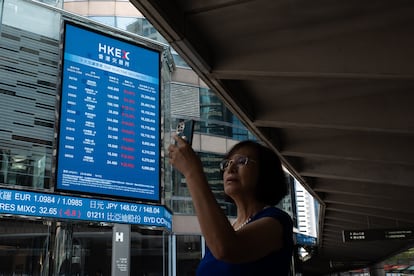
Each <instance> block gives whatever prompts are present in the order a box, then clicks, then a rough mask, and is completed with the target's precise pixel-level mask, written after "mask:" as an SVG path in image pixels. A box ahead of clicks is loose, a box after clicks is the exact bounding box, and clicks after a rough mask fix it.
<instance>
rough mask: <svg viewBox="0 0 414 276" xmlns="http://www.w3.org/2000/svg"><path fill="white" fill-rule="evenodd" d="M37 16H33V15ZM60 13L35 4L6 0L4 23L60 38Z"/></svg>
mask: <svg viewBox="0 0 414 276" xmlns="http://www.w3.org/2000/svg"><path fill="white" fill-rule="evenodd" d="M34 14H35V15H36V16H33V15H34ZM60 18H61V16H60V14H59V13H57V12H54V11H51V10H48V9H45V8H43V7H39V6H36V5H35V4H32V3H29V2H25V1H19V0H6V1H4V10H3V22H2V23H3V24H5V25H9V26H13V27H16V28H18V29H22V30H25V31H28V32H33V33H36V34H40V35H44V36H46V37H49V38H55V39H58V38H59V33H60V30H59V28H57V27H56V26H60Z"/></svg>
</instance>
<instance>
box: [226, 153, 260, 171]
mask: <svg viewBox="0 0 414 276" xmlns="http://www.w3.org/2000/svg"><path fill="white" fill-rule="evenodd" d="M249 162H256V160H253V159H249V157H247V156H238V157H237V158H236V159H234V160H233V159H224V160H223V161H221V162H220V170H221V171H223V172H224V171H225V170H227V169H228V167H230V165H232V164H234V165H236V167H237V169H238V168H240V167H241V166H246V165H247V164H248V163H249Z"/></svg>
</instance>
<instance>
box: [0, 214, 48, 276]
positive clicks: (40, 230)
mask: <svg viewBox="0 0 414 276" xmlns="http://www.w3.org/2000/svg"><path fill="white" fill-rule="evenodd" d="M49 237H50V229H49V226H47V225H45V224H44V223H43V222H42V221H30V220H27V219H26V220H16V219H15V218H13V219H12V218H10V219H9V218H4V217H3V218H2V228H1V231H0V257H1V262H0V275H48V274H47V271H48V270H47V269H48V248H49Z"/></svg>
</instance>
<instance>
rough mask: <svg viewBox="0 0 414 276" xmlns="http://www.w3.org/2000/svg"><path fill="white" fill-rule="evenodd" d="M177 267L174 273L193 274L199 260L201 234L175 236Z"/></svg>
mask: <svg viewBox="0 0 414 276" xmlns="http://www.w3.org/2000/svg"><path fill="white" fill-rule="evenodd" d="M176 245H177V269H176V275H183V276H185V275H195V272H196V270H197V266H198V264H199V262H200V260H201V255H202V254H201V236H198V235H179V236H176Z"/></svg>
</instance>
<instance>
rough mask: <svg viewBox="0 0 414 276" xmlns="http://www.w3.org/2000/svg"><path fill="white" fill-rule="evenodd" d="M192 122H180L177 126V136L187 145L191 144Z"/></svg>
mask: <svg viewBox="0 0 414 276" xmlns="http://www.w3.org/2000/svg"><path fill="white" fill-rule="evenodd" d="M193 133H194V120H185V121H181V122H179V123H178V125H177V135H178V136H180V137H181V138H183V139H184V140H185V141H186V142H187V143H188V144H190V145H191V144H192V143H193Z"/></svg>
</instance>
